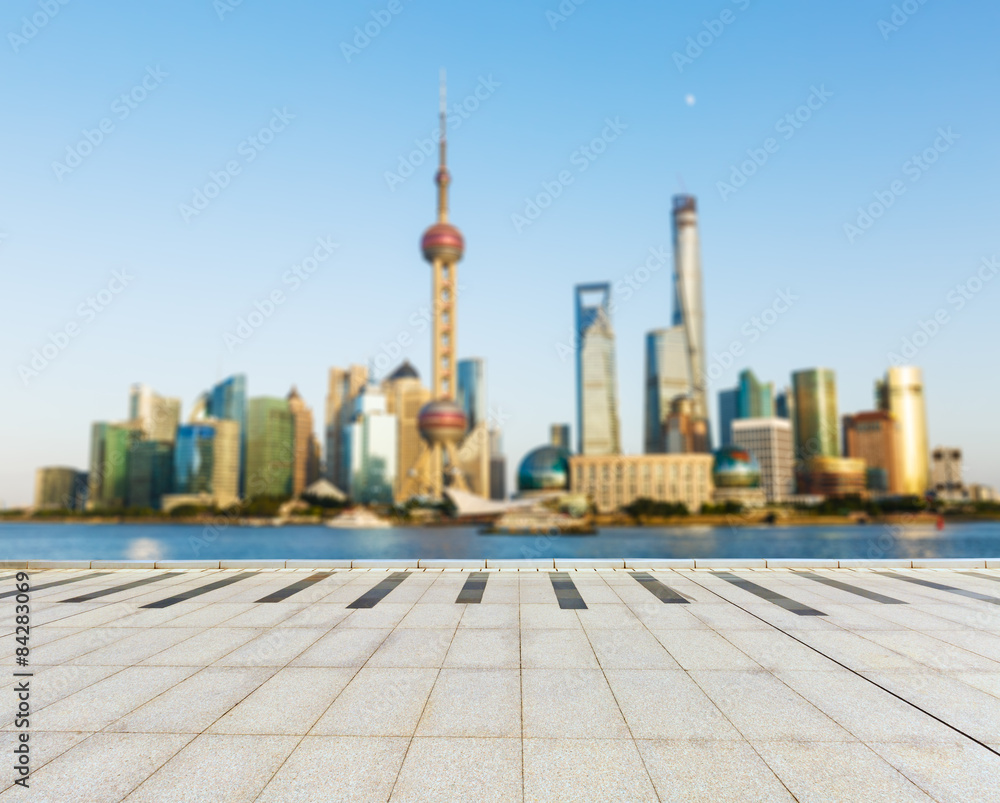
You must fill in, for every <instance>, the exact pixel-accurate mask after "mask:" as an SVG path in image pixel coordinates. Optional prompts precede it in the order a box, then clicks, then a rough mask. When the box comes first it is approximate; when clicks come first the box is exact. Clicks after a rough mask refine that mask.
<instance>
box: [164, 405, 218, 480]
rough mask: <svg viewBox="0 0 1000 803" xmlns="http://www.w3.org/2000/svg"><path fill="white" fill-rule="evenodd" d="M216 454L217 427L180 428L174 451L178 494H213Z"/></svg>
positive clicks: (188, 426) (188, 425) (196, 425)
mask: <svg viewBox="0 0 1000 803" xmlns="http://www.w3.org/2000/svg"><path fill="white" fill-rule="evenodd" d="M214 451H215V427H213V426H212V425H211V424H204V423H198V424H183V425H181V426H180V427H178V428H177V441H176V444H175V447H174V492H175V493H178V494H200V493H205V494H211V493H212V491H213V483H212V478H213V470H214V466H215V463H214Z"/></svg>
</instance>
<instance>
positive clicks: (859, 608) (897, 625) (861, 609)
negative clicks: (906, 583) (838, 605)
mask: <svg viewBox="0 0 1000 803" xmlns="http://www.w3.org/2000/svg"><path fill="white" fill-rule="evenodd" d="M899 596H903V595H902V594H901V595H899ZM904 602H905V603H906V605H907V606H908V607H907V608H903V609H902V610H907V609H908V610H910V611H913V612H915V613H917V614H920V615H921V616H930V617H931V618H933V619H937V620H938V621H940V622H943V623H946V624H951V625H959V623H958V622H956V621H955V620H954V619H948V618H947V617H944V616H941V615H939V614H936V613H930V612H928V611H922V610H920V609H919V608H917V607H916V606H918V605H922V604H925V603H923V602H921V601H917V602H910V601H908V600H904ZM931 602H934V603H937V604H939V605H940V604H947V605H949V606H952V607H954V608H955V609H956V610H958V611H969V612H970V613H972V612H975V613H982V612H983V611H981V610H979V609H975V608H972V607H970V606H968V605H965V604H963V603H961V602H958V601H957V600H956V601H952V600H946V601H945V602H944V603H942V602H941V601H940V600H933V601H931ZM847 604H848V605H849V606H850V607H851V608H853V609H854V610H855V611H856V612H858V613H865V614H867V615H869V616H873V617H875V618H876V619H878V620H879V621H882V622H888V623H889V624H891V625H893V626H894V627H892V628H886V629H889V630H912V631H914V632H915V633H925V632H929V631H927V630H922V629H919V627H918V626H916V625H913V624H907V623H901V622H897V621H896V620H894V619H889V618H888V617H886V616H882V615H880V614H879V613H878V612H877V609H876V610H865V608H866V607H870V606H863V605H862V604H861V603H855V602H851V603H847ZM892 607H894V608H895V607H897V606H892ZM845 629H846V628H845ZM965 629H967V630H970V631H973V632H976V633H991V634H993V635H996V634H995V632H994V631H991V630H987V629H985V628H982V627H969V626H965Z"/></svg>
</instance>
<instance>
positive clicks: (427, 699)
mask: <svg viewBox="0 0 1000 803" xmlns="http://www.w3.org/2000/svg"><path fill="white" fill-rule="evenodd" d="M390 635H391V634H390ZM386 638H388V636H386ZM452 638H453V639H454V635H453V636H452ZM448 650H449V652H450V651H451V645H448ZM374 654H375V653H372V655H374ZM445 658H446V659H447V653H446V654H445ZM369 660H371V659H370V658H369ZM366 663H367V662H366ZM440 678H441V670H440V669H436V670H435V675H434V682H433V683H431V687H430V689H429V690H428V692H427V697H425V698H424V704H423V705H422V706H420V714H419V715H418V716H417V718H416V722H414V725H413V732H412V733H411V734H410V736H409V738H408V739H407V740H406V749H405V750H404V751H403V759H402V761H400V762H399V768H398V769H397V770H396V775H395V777H394V778H393V779H392V786H391V787H390V788H389V795H388V797H386V800H391V799H392V793H393V792H395V791H396V784H398V783H399V776H400V775H401V774H402V773H403V767H404V766H405V765H406V757H407V756H409V755H410V748H411V747H412V746H413V739H414V737H415V736H416V734H417V730H418V729H419V728H420V722H421V720H422V719H423V718H424V713H425V712H426V711H427V704H428V703H429V702H430V700H431V695H432V694H434V689H435V688H437V684H438V680H439V679H440ZM345 688H346V687H345Z"/></svg>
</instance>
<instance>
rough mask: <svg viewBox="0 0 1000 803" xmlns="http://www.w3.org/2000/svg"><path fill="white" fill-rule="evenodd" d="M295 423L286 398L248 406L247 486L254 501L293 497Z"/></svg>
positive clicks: (252, 401)
mask: <svg viewBox="0 0 1000 803" xmlns="http://www.w3.org/2000/svg"><path fill="white" fill-rule="evenodd" d="M294 457H295V439H294V424H293V421H292V413H291V411H290V410H289V409H288V401H287V400H286V399H275V398H268V397H258V398H253V399H250V401H249V403H248V404H247V463H246V476H245V479H244V487H245V488H246V496H247V497H248V498H250V499H254V498H256V497H259V496H270V497H278V498H283V499H287V498H288V497H290V496H291V495H292V464H293V461H294Z"/></svg>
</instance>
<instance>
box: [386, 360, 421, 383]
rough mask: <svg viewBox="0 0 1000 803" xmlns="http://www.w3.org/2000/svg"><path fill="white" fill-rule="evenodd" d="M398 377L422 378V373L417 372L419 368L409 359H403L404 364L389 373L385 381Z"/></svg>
mask: <svg viewBox="0 0 1000 803" xmlns="http://www.w3.org/2000/svg"><path fill="white" fill-rule="evenodd" d="M396 379H420V374H418V373H417V369H416V368H414V367H413V365H412V364H411V363H410V361H409V360H403V364H402V365H400V366H399V368H397V369H396V370H395V371H393V372H392V373H391V374H389V376H388V377H386V380H385V381H386V382H392V381H394V380H396Z"/></svg>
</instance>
